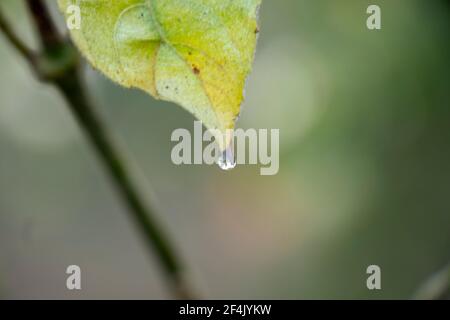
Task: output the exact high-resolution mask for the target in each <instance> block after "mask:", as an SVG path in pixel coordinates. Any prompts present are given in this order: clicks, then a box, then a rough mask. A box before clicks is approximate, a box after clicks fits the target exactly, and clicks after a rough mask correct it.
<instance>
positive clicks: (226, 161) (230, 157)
mask: <svg viewBox="0 0 450 320" xmlns="http://www.w3.org/2000/svg"><path fill="white" fill-rule="evenodd" d="M217 164H218V165H219V167H220V169H222V170H227V171H228V170H232V169H234V168H235V167H236V160H235V158H234V145H233V143H230V144H229V145H228V147H227V148H226V149H225V150H224V151H223V152H222V153H221V154H220V156H219V159H218V160H217Z"/></svg>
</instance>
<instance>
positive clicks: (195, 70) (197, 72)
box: [192, 66, 200, 74]
mask: <svg viewBox="0 0 450 320" xmlns="http://www.w3.org/2000/svg"><path fill="white" fill-rule="evenodd" d="M192 71H193V72H194V73H195V74H200V69H199V68H197V67H196V66H194V67H193V68H192Z"/></svg>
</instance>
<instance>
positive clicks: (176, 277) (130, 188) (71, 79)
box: [0, 0, 193, 299]
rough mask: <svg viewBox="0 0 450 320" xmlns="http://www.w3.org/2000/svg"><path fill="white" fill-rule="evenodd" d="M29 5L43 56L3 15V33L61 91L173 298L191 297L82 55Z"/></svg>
mask: <svg viewBox="0 0 450 320" xmlns="http://www.w3.org/2000/svg"><path fill="white" fill-rule="evenodd" d="M27 4H28V8H29V9H30V13H31V16H32V18H33V20H34V23H35V25H36V29H37V31H38V35H39V38H40V40H41V45H42V48H43V52H42V53H40V54H39V55H34V54H30V53H29V51H28V50H27V49H26V47H25V46H24V45H23V44H22V43H21V42H20V40H19V39H18V38H17V37H15V36H14V34H13V33H12V32H11V29H10V28H9V27H8V25H7V24H5V22H4V19H2V15H1V14H0V27H1V30H2V31H3V32H4V33H5V34H6V35H7V38H8V39H9V40H10V41H11V43H12V44H13V45H14V47H16V48H17V49H18V51H19V52H21V53H22V55H23V56H24V57H25V58H26V60H27V61H28V62H30V65H31V67H32V68H33V70H34V71H35V72H36V74H37V75H38V76H39V78H40V79H41V80H43V81H46V82H48V83H50V84H53V85H55V86H56V87H57V88H58V89H59V90H60V92H61V94H62V95H63V96H64V98H65V100H66V101H67V104H68V106H69V108H70V110H71V111H72V113H73V115H74V117H75V118H76V120H77V121H78V123H79V125H80V127H81V129H82V130H83V131H84V133H85V135H86V136H87V138H88V139H89V140H90V142H91V144H92V146H93V147H94V149H95V150H96V152H97V154H98V156H99V158H100V159H101V162H102V164H103V166H104V167H105V169H106V171H107V172H108V173H109V175H110V177H111V179H112V182H113V183H114V184H115V186H116V188H117V190H118V192H119V193H120V195H121V197H122V199H123V201H124V202H125V203H126V205H127V207H128V212H129V213H130V217H131V218H132V220H133V221H134V223H135V224H136V225H137V227H138V229H139V230H140V232H141V234H142V236H143V238H144V240H145V243H146V245H147V246H148V247H149V249H150V250H154V252H155V253H156V256H157V258H158V260H159V262H160V264H161V266H162V269H163V270H164V272H165V275H166V277H167V279H168V281H169V283H170V288H171V289H172V290H173V293H174V295H175V296H176V297H177V298H180V299H189V298H192V297H193V295H192V293H191V290H190V289H189V287H188V285H187V283H186V282H185V279H184V277H183V276H182V270H183V269H182V264H181V263H180V259H179V257H178V256H177V254H176V253H175V250H174V249H173V247H172V246H171V244H170V241H169V239H168V237H167V235H166V234H165V232H164V231H163V229H162V228H161V226H160V225H159V224H158V223H157V222H156V220H155V218H154V217H153V210H152V209H151V208H150V207H148V206H146V205H145V204H144V201H143V199H142V197H141V195H140V193H139V190H138V188H137V187H136V185H135V184H134V182H133V179H132V176H131V174H130V170H129V168H128V165H127V163H126V161H124V157H123V156H122V155H121V153H120V152H119V150H118V149H117V148H116V147H115V145H114V143H113V141H112V139H111V135H110V134H109V133H108V130H107V129H106V127H105V126H104V125H103V124H102V122H101V120H100V118H99V117H98V115H97V114H96V112H95V110H94V108H93V106H92V105H91V104H90V102H89V99H88V98H87V94H86V91H85V88H84V86H83V84H82V80H81V76H80V70H79V63H78V62H79V55H78V53H76V49H75V48H74V47H73V45H72V44H71V43H69V42H68V41H66V40H65V39H63V38H62V37H61V36H60V34H59V33H58V30H57V29H56V27H55V26H54V24H53V21H52V20H51V18H50V15H49V12H48V10H47V7H46V6H45V4H44V3H43V2H42V1H41V0H27ZM0 13H1V12H0ZM35 58H36V59H35Z"/></svg>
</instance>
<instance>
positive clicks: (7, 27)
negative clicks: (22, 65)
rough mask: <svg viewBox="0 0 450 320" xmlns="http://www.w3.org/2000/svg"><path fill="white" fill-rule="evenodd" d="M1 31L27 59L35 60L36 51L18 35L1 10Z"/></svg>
mask: <svg viewBox="0 0 450 320" xmlns="http://www.w3.org/2000/svg"><path fill="white" fill-rule="evenodd" d="M0 31H1V32H2V33H3V34H4V35H5V37H6V39H7V40H8V41H9V42H10V43H11V45H12V46H13V47H14V48H16V50H17V51H18V52H19V53H20V54H21V55H22V56H23V57H24V58H25V59H26V60H27V61H30V62H32V61H34V53H33V52H32V51H31V50H30V49H29V48H28V47H27V46H26V45H25V44H24V43H23V42H22V41H21V40H20V39H19V38H18V37H17V35H16V34H15V33H14V32H13V30H12V29H11V27H10V25H9V23H8V22H7V21H6V18H5V17H4V16H3V13H2V12H1V11H0Z"/></svg>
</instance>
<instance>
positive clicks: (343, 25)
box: [0, 0, 450, 299]
mask: <svg viewBox="0 0 450 320" xmlns="http://www.w3.org/2000/svg"><path fill="white" fill-rule="evenodd" d="M48 2H49V4H51V6H52V8H53V11H54V13H55V18H57V19H58V20H59V22H60V23H61V22H62V21H61V20H62V19H61V17H59V16H58V14H57V12H56V7H55V3H54V1H48ZM263 2H264V3H263V6H262V8H261V37H260V42H259V45H258V50H257V54H256V62H255V65H254V72H253V73H252V75H251V77H250V79H249V83H248V86H247V90H246V92H247V100H246V102H245V105H244V107H243V112H242V117H241V119H240V121H239V123H238V125H239V127H242V128H279V129H280V130H281V141H280V142H281V146H280V152H281V155H280V166H281V167H280V172H279V174H278V175H276V176H272V177H270V176H260V175H259V166H240V167H238V168H236V169H235V170H233V171H231V172H223V171H221V170H220V169H219V168H217V167H215V166H181V167H177V166H175V165H173V164H172V162H171V160H170V152H171V148H172V146H173V143H172V142H171V141H170V135H171V133H172V131H173V130H174V129H176V128H188V129H190V130H192V128H193V120H194V119H193V117H192V116H191V115H189V114H188V113H186V112H185V111H184V110H182V109H181V108H179V107H177V106H175V105H172V104H170V103H165V102H160V101H155V100H154V99H152V98H151V97H149V96H147V95H145V94H144V93H141V92H139V91H134V90H127V89H123V88H120V87H118V86H117V85H115V84H113V83H111V82H110V81H109V80H107V79H106V78H105V77H104V76H102V75H100V74H98V73H96V72H95V71H93V70H91V69H90V67H89V66H86V82H87V84H88V86H89V89H90V95H91V97H92V100H93V101H94V102H95V103H96V105H97V106H98V108H99V110H100V112H101V114H102V115H103V117H104V118H105V121H106V122H107V124H108V126H109V127H110V128H111V129H112V130H113V131H114V133H115V135H116V136H117V137H118V139H119V140H120V142H121V144H122V147H123V148H125V149H126V150H127V151H128V153H129V154H130V157H131V158H132V159H133V161H134V163H135V164H136V165H137V166H138V167H139V168H140V169H139V170H140V171H139V172H140V177H139V179H141V180H143V181H148V183H147V184H148V190H147V192H148V194H151V195H152V197H153V199H154V201H155V205H156V207H157V208H158V218H159V220H161V222H162V224H163V225H164V226H165V227H166V229H167V230H168V232H169V234H170V235H171V236H172V237H173V238H174V240H175V244H176V247H177V249H178V251H179V252H180V253H181V255H182V256H183V258H184V259H185V260H186V262H187V265H188V266H189V274H190V275H191V281H192V282H193V283H195V285H196V287H197V288H199V290H200V291H202V292H203V293H204V296H205V297H208V298H219V299H222V298H243V299H246V298H276V299H282V298H284V299H303V298H308V299H316V298H341V299H349V298H358V299H378V298H388V299H393V298H410V297H412V296H413V294H414V292H415V291H416V290H417V288H418V287H420V285H421V284H422V283H423V282H424V281H425V280H426V279H427V278H429V277H430V276H431V275H432V274H433V273H435V272H436V271H438V270H439V269H441V268H442V267H443V266H445V265H446V264H447V262H448V261H450V94H449V85H450V63H449V59H450V45H449V38H448V37H449V30H450V28H449V24H450V3H449V2H448V1H443V0H441V1H438V0H436V1H422V0H396V1H378V0H377V1H363V0H354V1H349V0H348V1H335V0H314V1H312V0H309V1H306V0H282V1H274V0H265V1H263ZM369 4H378V5H380V6H381V9H382V30H381V31H369V30H368V29H367V28H366V19H367V14H366V8H367V7H368V6H369ZM0 6H1V8H2V9H3V10H4V11H5V12H6V13H7V15H8V17H9V18H10V20H11V21H12V23H13V25H14V27H15V29H16V30H18V32H20V34H21V36H22V37H23V38H24V39H27V42H28V43H35V39H34V37H33V33H32V28H31V26H30V25H29V21H28V17H27V14H26V10H25V7H24V6H23V3H22V1H17V0H3V1H1V3H0ZM0 98H1V100H0V298H3V299H16V298H17V299H27V298H38V299H51V298H63V299H79V298H88V299H94V298H95V299H97V298H104V299H108V298H126V299H128V298H137V299H141V298H151V299H159V298H170V295H169V292H168V290H167V289H166V287H165V282H164V279H162V277H161V273H160V272H159V269H158V264H157V262H156V261H155V259H154V257H153V256H151V255H149V254H148V252H147V250H146V248H145V247H144V246H143V243H142V242H141V239H140V238H139V236H138V234H137V233H136V230H135V229H134V227H133V225H132V223H131V222H130V221H129V219H128V216H127V213H126V210H125V208H124V206H123V205H122V203H121V201H120V199H119V198H118V196H117V194H116V192H115V190H114V188H113V187H112V186H111V184H110V182H109V179H108V177H107V176H106V174H105V172H104V170H103V168H102V167H101V166H100V164H99V161H98V159H97V158H96V156H95V155H94V153H93V150H92V149H91V148H90V146H89V145H88V144H87V143H86V140H85V139H84V137H83V135H82V134H81V133H80V131H79V129H78V127H77V125H76V123H75V122H74V120H73V119H72V117H71V115H70V113H69V111H68V109H67V108H66V106H65V104H64V102H63V100H62V98H61V97H60V96H59V94H58V93H57V92H56V91H55V90H54V89H53V88H51V87H48V86H46V85H43V84H40V83H39V82H38V81H36V80H35V79H34V78H33V76H32V74H31V72H30V69H29V68H28V66H27V65H26V63H25V62H24V61H23V60H22V59H21V58H20V57H18V55H17V54H16V53H15V51H14V50H13V49H12V48H11V47H10V45H9V44H8V43H7V42H6V41H5V39H4V37H3V36H0ZM70 264H77V265H80V267H81V268H82V287H83V289H82V290H81V291H76V292H74V291H68V290H67V289H66V287H65V281H66V274H65V270H66V267H67V266H68V265H70ZM371 264H377V265H379V266H380V267H381V269H382V290H381V291H369V290H367V288H366V278H367V275H366V268H367V266H368V265H371Z"/></svg>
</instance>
